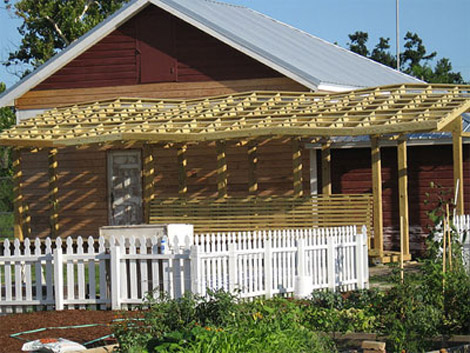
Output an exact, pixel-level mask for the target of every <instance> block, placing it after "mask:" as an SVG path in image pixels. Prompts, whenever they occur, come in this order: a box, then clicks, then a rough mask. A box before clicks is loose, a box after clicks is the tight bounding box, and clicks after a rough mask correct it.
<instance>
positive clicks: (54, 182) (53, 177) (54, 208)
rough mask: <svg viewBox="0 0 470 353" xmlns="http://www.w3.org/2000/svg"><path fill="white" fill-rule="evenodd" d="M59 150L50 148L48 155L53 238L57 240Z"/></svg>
mask: <svg viewBox="0 0 470 353" xmlns="http://www.w3.org/2000/svg"><path fill="white" fill-rule="evenodd" d="M57 153H58V151H57V148H50V149H49V153H48V155H47V159H48V163H49V204H50V207H51V210H50V212H51V213H50V225H51V237H53V238H55V237H57V236H58V233H59V184H58V177H57V168H58V166H59V164H58V162H57Z"/></svg>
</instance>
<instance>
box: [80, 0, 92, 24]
mask: <svg viewBox="0 0 470 353" xmlns="http://www.w3.org/2000/svg"><path fill="white" fill-rule="evenodd" d="M95 2H96V1H94V0H88V1H87V2H86V3H85V6H84V7H83V11H82V13H81V14H80V16H78V17H77V18H76V19H75V22H77V21H79V20H80V21H83V17H84V16H85V14H86V13H87V11H88V9H89V8H90V6H91V5H93V4H94V3H95Z"/></svg>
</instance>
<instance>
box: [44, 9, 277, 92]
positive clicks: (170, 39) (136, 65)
mask: <svg viewBox="0 0 470 353" xmlns="http://www.w3.org/2000/svg"><path fill="white" fill-rule="evenodd" d="M280 76H281V75H280V74H279V73H278V72H276V71H274V70H272V69H270V68H268V67H267V66H265V65H263V64H261V63H259V62H257V61H256V60H254V59H251V58H249V57H248V56H246V55H244V54H242V53H240V52H239V51H237V50H235V49H233V48H231V47H230V46H228V45H226V44H224V43H222V42H220V41H218V40H217V39H215V38H213V37H211V36H209V35H208V34H206V33H204V32H202V31H200V30H198V29H197V28H195V27H192V26H191V25H189V24H186V23H185V22H183V21H181V20H179V19H177V18H175V17H173V16H171V15H169V14H168V13H166V12H165V11H163V10H161V9H159V8H157V7H155V6H149V7H147V8H146V9H145V10H143V11H142V12H141V13H139V14H137V15H136V16H135V17H134V18H132V19H131V20H129V21H128V22H127V23H125V24H124V25H122V26H121V27H120V28H119V29H117V30H116V31H114V32H113V33H111V34H110V35H108V36H107V37H106V38H104V39H102V40H101V41H99V42H98V43H96V44H95V45H94V46H93V47H91V48H90V49H88V50H87V51H86V52H85V53H83V54H82V55H80V56H79V57H77V58H76V59H74V60H73V61H72V62H70V63H69V64H67V65H66V66H65V67H63V68H62V69H60V70H59V71H58V72H56V73H55V74H53V75H52V76H50V77H49V78H48V79H46V80H45V81H44V82H42V83H41V84H39V85H38V86H37V87H36V88H35V90H44V89H65V88H83V87H106V86H123V85H133V84H140V83H153V82H175V81H178V82H194V81H210V80H216V81H220V80H238V79H248V78H265V77H280Z"/></svg>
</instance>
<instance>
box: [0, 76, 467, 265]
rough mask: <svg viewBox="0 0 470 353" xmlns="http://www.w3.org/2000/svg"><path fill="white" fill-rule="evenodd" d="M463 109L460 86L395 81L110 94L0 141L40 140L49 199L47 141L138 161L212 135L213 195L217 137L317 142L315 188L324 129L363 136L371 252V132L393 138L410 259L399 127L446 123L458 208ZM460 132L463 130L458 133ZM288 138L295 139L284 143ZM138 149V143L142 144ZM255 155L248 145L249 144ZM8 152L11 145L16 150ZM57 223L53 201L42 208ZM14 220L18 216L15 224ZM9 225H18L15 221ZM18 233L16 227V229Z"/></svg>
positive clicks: (378, 228)
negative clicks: (112, 149)
mask: <svg viewBox="0 0 470 353" xmlns="http://www.w3.org/2000/svg"><path fill="white" fill-rule="evenodd" d="M467 111H470V86H458V85H431V84H403V85H393V86H382V87H376V88H368V89H360V90H355V91H350V92H345V93H334V94H318V93H294V92H250V93H241V94H231V95H224V96H217V97H210V98H201V99H190V100H155V99H135V98H119V99H114V100H104V101H99V102H89V103H82V104H78V105H73V106H67V107H61V108H56V109H53V110H50V111H48V112H46V113H44V114H41V115H38V116H36V117H34V118H31V119H27V120H25V121H22V122H20V123H19V124H18V125H17V126H15V127H13V128H12V129H10V130H7V131H4V132H2V133H1V134H0V144H1V145H8V146H13V147H16V148H24V147H34V148H48V149H49V176H50V199H51V203H52V205H54V204H56V203H57V202H56V201H57V174H56V169H57V161H56V154H57V148H60V147H65V146H79V145H90V144H97V143H102V144H112V143H115V142H118V141H119V142H122V141H130V142H136V141H137V142H140V143H143V144H144V169H145V165H146V164H148V163H149V162H151V161H152V160H153V158H154V156H152V155H149V154H148V153H145V151H146V149H145V145H149V144H152V143H177V144H178V146H180V147H179V150H178V158H179V160H180V162H181V163H182V164H183V163H184V155H185V148H186V147H185V146H186V144H187V143H197V142H202V141H216V143H217V154H218V189H219V195H220V196H222V197H223V196H224V195H226V188H227V184H226V179H224V174H226V170H227V165H226V159H225V157H224V156H225V143H224V142H225V141H228V140H244V141H250V140H256V139H259V138H265V137H266V138H267V137H273V136H284V137H285V136H290V137H292V139H293V141H294V142H295V141H297V142H298V143H297V144H298V146H300V143H299V142H300V141H301V140H307V141H309V142H311V141H314V142H320V143H321V145H322V147H321V156H322V170H321V177H322V194H324V195H331V193H332V189H331V172H330V164H331V138H332V137H335V136H360V135H368V136H370V139H371V160H372V175H373V188H372V189H373V200H374V201H373V203H374V238H375V241H374V248H373V251H372V253H373V255H375V256H378V257H380V258H383V257H384V249H383V229H382V228H383V225H382V180H381V154H380V141H381V140H384V139H394V140H397V145H398V168H399V173H398V174H399V200H400V201H399V210H400V216H401V217H403V219H404V224H405V227H404V229H403V234H402V236H403V237H404V239H405V249H404V252H405V259H407V258H408V259H409V258H410V252H409V230H408V187H407V185H408V180H407V158H406V156H407V135H408V134H411V133H417V132H439V131H446V132H451V133H452V137H453V165H454V182H455V184H457V183H460V184H459V185H460V187H459V188H458V198H457V200H458V201H457V212H458V213H462V212H463V162H462V161H463V157H462V155H463V153H462V137H465V136H467V135H466V134H465V133H463V132H462V119H461V114H462V113H465V112H467ZM468 137H470V136H468ZM294 145H295V143H294ZM147 150H148V149H147ZM250 151H251V152H249V153H251V154H254V155H256V147H253V148H251V149H250ZM299 151H300V147H299V148H298V151H295V150H294V152H293V163H294V164H293V169H294V171H293V172H294V191H295V194H296V195H301V193H302V187H301V182H302V180H301V178H302V175H301V174H302V173H301V170H302V165H301V164H302V162H301V158H300V152H299ZM17 156H18V154H17ZM20 164H21V160H20V158H19V157H16V158H15V160H14V167H15V181H16V182H15V205H16V207H15V214H16V215H17V217H16V219H19V213H21V198H22V195H21V183H20V179H21V168H20ZM144 180H147V181H146V182H145V185H144V189H145V194H146V196H145V197H144V202H145V203H146V204H149V203H150V202H151V200H152V187H151V184H152V172H151V171H150V170H148V171H145V170H144ZM52 209H53V213H52V215H51V221H52V222H55V223H56V224H57V217H58V210H57V208H56V207H52ZM17 224H18V223H17ZM16 227H17V228H18V225H17V226H16ZM18 232H20V230H18Z"/></svg>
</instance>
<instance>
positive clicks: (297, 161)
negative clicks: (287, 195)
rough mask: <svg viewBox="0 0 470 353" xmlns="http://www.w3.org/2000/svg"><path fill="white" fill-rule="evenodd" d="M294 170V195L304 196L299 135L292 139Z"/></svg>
mask: <svg viewBox="0 0 470 353" xmlns="http://www.w3.org/2000/svg"><path fill="white" fill-rule="evenodd" d="M292 171H293V176H294V184H293V186H294V197H302V196H303V179H302V143H301V141H300V138H298V137H296V138H293V139H292Z"/></svg>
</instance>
